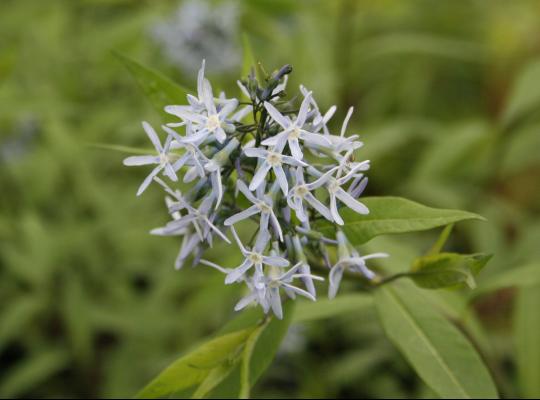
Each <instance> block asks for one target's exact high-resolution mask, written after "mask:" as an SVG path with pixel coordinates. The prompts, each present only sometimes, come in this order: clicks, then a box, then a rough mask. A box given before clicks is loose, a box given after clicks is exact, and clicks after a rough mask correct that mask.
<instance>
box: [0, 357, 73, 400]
mask: <svg viewBox="0 0 540 400" xmlns="http://www.w3.org/2000/svg"><path fill="white" fill-rule="evenodd" d="M68 362H69V355H68V353H67V352H66V351H64V350H45V351H43V352H42V353H39V354H37V355H34V356H31V357H29V358H26V359H25V360H24V361H22V362H21V363H20V364H18V365H16V366H15V367H14V368H13V369H12V370H11V371H9V373H8V374H7V375H6V376H5V377H4V379H3V380H2V383H1V384H0V397H2V398H9V397H17V396H19V395H23V394H26V393H29V392H30V391H31V390H32V389H33V388H34V387H35V386H37V385H38V384H40V383H41V382H43V381H44V380H46V379H47V378H49V377H50V376H52V375H54V374H56V373H58V372H59V371H60V370H62V369H63V368H65V367H66V366H67V364H68Z"/></svg>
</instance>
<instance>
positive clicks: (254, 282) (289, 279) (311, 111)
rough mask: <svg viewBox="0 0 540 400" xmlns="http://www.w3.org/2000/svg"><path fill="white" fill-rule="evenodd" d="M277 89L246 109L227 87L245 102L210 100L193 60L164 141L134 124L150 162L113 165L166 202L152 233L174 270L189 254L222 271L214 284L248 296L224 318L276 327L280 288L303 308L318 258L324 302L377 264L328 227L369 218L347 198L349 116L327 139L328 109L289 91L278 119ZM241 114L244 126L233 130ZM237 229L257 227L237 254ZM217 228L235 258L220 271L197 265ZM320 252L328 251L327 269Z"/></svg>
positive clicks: (351, 140)
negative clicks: (176, 240)
mask: <svg viewBox="0 0 540 400" xmlns="http://www.w3.org/2000/svg"><path fill="white" fill-rule="evenodd" d="M286 83H287V82H286V79H282V80H281V81H280V83H279V85H276V87H275V88H274V89H273V91H272V92H271V93H270V95H269V97H268V98H269V99H270V100H268V101H258V100H257V99H256V98H254V95H253V93H252V92H250V90H248V88H247V87H246V85H245V84H243V83H241V82H239V85H240V88H241V90H242V92H243V93H244V95H245V96H247V97H248V98H251V100H252V102H251V104H248V105H245V103H243V104H244V105H241V102H240V101H239V100H238V99H235V98H227V97H226V96H225V94H223V93H221V94H220V95H219V96H217V97H215V96H214V93H213V89H212V86H211V84H210V82H209V81H208V80H207V79H206V78H205V64H204V62H203V65H202V68H201V69H200V70H199V74H198V80H197V93H196V95H188V97H187V102H188V104H187V105H170V106H167V107H166V108H165V111H166V112H168V113H169V114H171V115H172V116H175V117H177V118H178V120H176V121H173V122H171V123H169V124H167V125H164V126H162V128H163V132H164V133H165V135H166V136H165V140H164V141H163V142H162V141H161V140H160V139H159V136H158V134H157V132H156V131H155V130H154V129H153V128H152V127H151V126H150V125H149V124H148V123H146V122H143V127H144V130H145V131H146V133H147V135H148V137H149V138H150V140H151V142H152V143H153V145H154V147H155V149H156V153H157V154H155V155H144V156H132V157H128V158H127V159H125V160H124V164H125V165H128V166H140V165H154V168H153V169H152V171H151V172H150V174H149V175H148V176H147V177H146V179H145V180H144V181H143V183H142V184H141V186H140V187H139V190H138V192H137V194H138V195H140V194H141V193H143V192H144V191H145V190H146V189H147V188H148V186H149V185H150V184H151V183H152V182H156V183H157V184H158V185H160V186H161V187H162V188H163V189H164V190H165V192H166V193H167V197H166V204H167V207H168V210H169V213H170V214H171V217H172V220H171V221H170V222H168V223H167V224H166V225H165V226H164V227H161V228H158V229H155V230H153V231H152V233H153V234H157V235H179V236H181V237H182V245H181V249H180V253H179V255H178V258H177V260H176V267H177V268H181V267H182V265H183V264H184V263H185V261H186V260H187V259H188V258H189V257H190V256H193V258H194V263H195V264H203V265H207V266H211V267H213V268H215V269H217V270H218V271H221V272H222V273H224V274H225V279H224V281H225V284H232V283H243V284H245V285H246V288H247V290H248V293H247V295H246V296H245V297H244V298H242V299H241V300H240V302H239V303H238V304H237V305H236V307H235V309H236V310H240V309H243V308H244V307H246V306H247V305H248V304H252V303H256V304H259V305H260V306H261V307H262V308H263V310H264V311H265V312H269V311H270V310H272V311H273V312H274V314H275V315H276V316H277V317H279V318H281V317H282V305H281V301H282V299H281V291H283V292H284V293H285V294H286V295H287V296H288V297H290V298H295V297H296V296H297V295H300V296H303V297H306V298H308V299H311V300H315V298H316V297H315V296H316V289H315V284H314V281H317V280H324V279H323V278H321V277H318V276H315V275H313V274H312V266H313V265H314V264H313V261H312V260H313V259H320V260H324V263H320V265H318V266H317V267H318V268H328V269H329V296H330V297H334V296H335V295H336V293H337V290H338V287H339V285H340V282H341V279H342V276H343V273H344V271H345V270H348V271H350V272H352V273H359V274H360V275H361V276H362V277H364V278H365V279H368V280H370V279H373V278H374V277H375V274H374V273H373V272H372V271H371V270H370V269H369V268H368V267H367V266H366V260H368V259H370V258H377V257H385V256H386V254H384V253H377V254H372V255H367V256H363V257H362V256H360V254H359V253H358V251H357V250H356V249H354V248H353V247H352V246H351V245H350V244H349V242H348V240H347V238H346V237H345V234H344V233H343V232H342V231H341V230H340V229H339V226H340V225H344V223H345V222H344V220H343V217H342V215H341V214H340V209H342V208H343V207H348V208H350V209H351V210H353V211H355V212H356V213H359V214H368V213H369V210H368V208H367V207H366V206H365V205H364V204H363V203H362V202H360V201H359V200H358V198H359V196H360V195H361V193H362V191H363V190H364V188H365V187H366V184H367V177H366V176H365V172H366V171H367V170H368V169H369V161H356V160H355V158H354V155H355V150H357V149H359V148H360V147H361V146H362V142H360V141H358V136H357V135H352V136H347V135H346V132H347V124H348V121H349V119H350V117H351V114H352V108H351V109H350V110H349V112H348V113H347V116H346V118H345V121H344V123H343V125H342V128H341V132H340V134H339V135H333V134H331V132H330V129H329V127H328V122H329V121H330V119H331V118H332V116H333V115H334V113H335V110H336V108H335V107H331V108H330V109H329V111H328V112H326V113H325V114H322V113H321V112H320V109H319V106H318V105H317V103H316V102H315V100H314V99H313V95H312V93H311V92H310V91H308V90H307V89H306V88H304V87H301V88H300V91H301V93H302V95H303V100H302V102H301V105H300V107H299V109H297V110H292V111H287V110H284V109H283V102H280V100H279V98H280V96H281V93H283V91H284V90H285V89H286ZM280 109H281V111H280ZM262 114H264V115H265V117H264V118H266V119H263V118H262V117H261V115H262ZM248 117H249V118H251V119H252V120H251V121H248V122H245V120H247V119H248ZM180 130H182V131H183V133H179V131H180ZM164 178H167V179H166V180H167V181H168V182H166V180H165V179H164ZM179 181H182V183H181V185H182V186H183V188H184V189H183V192H181V191H180V190H179V189H172V188H171V186H170V185H172V184H175V183H176V184H177V185H178V186H180V182H179ZM240 200H242V201H240ZM240 204H247V207H245V208H242V207H241V206H240ZM247 220H252V221H255V222H256V224H257V225H256V228H257V229H256V231H255V234H254V236H253V239H252V242H251V243H249V244H248V245H245V244H244V243H243V242H242V241H241V239H240V237H239V235H238V234H237V230H236V228H235V227H237V226H238V225H239V224H242V223H243V222H244V221H247ZM318 220H327V221H328V222H327V223H330V224H334V226H336V231H337V233H336V238H335V239H332V238H326V237H324V236H322V235H321V234H320V233H318V232H316V231H315V230H314V229H313V228H312V225H313V223H314V222H317V221H318ZM229 230H230V232H231V234H232V236H233V238H234V241H235V242H236V245H237V247H238V248H239V250H240V252H241V254H242V257H243V261H242V262H241V263H240V265H238V266H236V267H235V268H228V267H223V266H220V265H218V264H216V263H214V262H211V261H208V260H204V259H202V255H203V252H204V251H205V250H206V249H207V248H208V247H210V246H212V245H213V241H214V239H215V238H216V237H218V238H220V239H222V240H224V241H225V242H227V243H231V241H230V239H229V238H228V237H227V233H228V231H229ZM327 246H337V247H338V259H337V261H336V262H335V263H334V264H333V265H332V264H331V262H330V256H329V253H328V251H327ZM308 256H311V257H308ZM299 284H303V286H304V287H305V289H302V288H300V287H298V285H299Z"/></svg>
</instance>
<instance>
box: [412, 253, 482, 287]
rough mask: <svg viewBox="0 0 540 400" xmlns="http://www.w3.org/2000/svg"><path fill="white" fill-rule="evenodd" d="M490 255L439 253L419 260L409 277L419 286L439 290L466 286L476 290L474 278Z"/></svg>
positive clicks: (415, 262) (414, 264)
mask: <svg viewBox="0 0 540 400" xmlns="http://www.w3.org/2000/svg"><path fill="white" fill-rule="evenodd" d="M490 258H491V255H489V254H456V253H439V254H434V255H428V256H424V257H419V258H417V259H416V260H415V261H414V262H413V265H412V268H411V272H410V273H409V274H408V276H409V277H410V278H411V279H412V280H413V281H414V283H416V284H417V285H418V286H420V287H423V288H426V289H439V288H444V287H451V286H456V285H460V284H466V285H467V286H469V288H471V289H474V288H475V287H476V282H475V280H474V277H475V276H476V275H477V274H478V273H479V272H480V271H481V270H482V268H484V266H485V265H486V264H487V262H488V261H489V259H490Z"/></svg>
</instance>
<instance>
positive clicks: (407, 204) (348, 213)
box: [319, 197, 484, 246]
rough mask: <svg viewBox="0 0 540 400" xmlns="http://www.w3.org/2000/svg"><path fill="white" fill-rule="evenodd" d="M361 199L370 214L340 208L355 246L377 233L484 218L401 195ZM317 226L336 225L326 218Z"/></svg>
mask: <svg viewBox="0 0 540 400" xmlns="http://www.w3.org/2000/svg"><path fill="white" fill-rule="evenodd" d="M360 201H361V202H362V203H363V204H365V205H366V206H367V207H368V209H369V214H367V215H360V214H357V213H355V212H354V211H352V210H349V209H344V210H343V211H340V213H341V215H342V216H343V219H344V221H345V225H344V226H343V230H344V231H345V233H346V234H347V237H348V238H349V240H350V241H351V243H352V244H353V245H355V246H356V245H360V244H363V243H366V242H368V241H369V240H371V239H373V238H374V237H376V236H379V235H386V234H395V233H406V232H417V231H425V230H428V229H433V228H437V227H439V226H444V225H448V224H452V223H455V222H459V221H465V220H471V219H476V220H483V219H484V218H482V217H481V216H479V215H477V214H474V213H470V212H467V211H461V210H448V209H440V208H432V207H427V206H424V205H422V204H419V203H416V202H414V201H411V200H407V199H404V198H400V197H365V198H361V199H360ZM319 229H320V230H321V231H322V232H324V233H330V234H331V233H332V232H333V231H334V230H335V227H334V226H333V225H331V224H328V223H326V222H325V223H321V224H320V225H319Z"/></svg>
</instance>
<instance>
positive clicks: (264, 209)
mask: <svg viewBox="0 0 540 400" xmlns="http://www.w3.org/2000/svg"><path fill="white" fill-rule="evenodd" d="M236 187H237V189H238V190H239V191H240V192H242V194H243V195H244V196H246V198H247V199H248V200H249V201H250V202H251V203H253V205H252V206H250V207H248V208H246V209H245V210H244V211H240V212H239V213H237V214H234V215H233V216H231V217H229V218H227V219H226V220H225V222H224V225H225V226H231V225H233V224H236V223H237V222H240V221H242V220H244V219H247V218H250V217H252V216H253V215H256V214H261V220H260V224H259V226H260V229H262V230H267V229H268V225H269V223H271V224H272V228H273V229H274V231H275V232H276V233H277V234H278V236H279V239H280V240H281V241H283V231H282V230H281V226H280V225H279V221H278V219H277V217H276V214H275V213H274V202H273V200H272V197H271V195H266V194H264V187H263V186H259V188H258V189H257V193H256V195H257V196H254V195H253V194H252V193H251V192H250V191H249V190H248V187H247V186H246V184H245V183H244V182H242V181H238V182H237V184H236Z"/></svg>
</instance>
